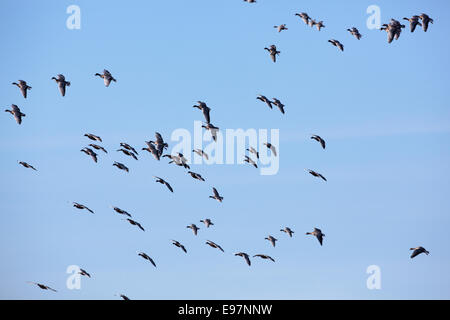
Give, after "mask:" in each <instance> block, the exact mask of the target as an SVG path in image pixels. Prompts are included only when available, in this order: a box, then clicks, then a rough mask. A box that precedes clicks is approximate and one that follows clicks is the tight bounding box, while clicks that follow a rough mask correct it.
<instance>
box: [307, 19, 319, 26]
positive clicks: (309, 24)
mask: <svg viewBox="0 0 450 320" xmlns="http://www.w3.org/2000/svg"><path fill="white" fill-rule="evenodd" d="M316 24H317V21H316V20H314V19H311V20H309V22H308V26H310V27H311V28H312V27H314V26H315V25H316Z"/></svg>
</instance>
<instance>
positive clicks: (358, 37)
mask: <svg viewBox="0 0 450 320" xmlns="http://www.w3.org/2000/svg"><path fill="white" fill-rule="evenodd" d="M347 31H348V32H350V34H351V35H352V36H354V37H355V38H356V39H358V40H360V39H361V37H362V35H361V34H360V33H359V31H358V29H356V28H355V27H353V28H351V29H347Z"/></svg>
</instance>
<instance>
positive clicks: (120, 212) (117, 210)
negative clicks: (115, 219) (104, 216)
mask: <svg viewBox="0 0 450 320" xmlns="http://www.w3.org/2000/svg"><path fill="white" fill-rule="evenodd" d="M112 208H113V210H114V211H115V212H117V213H119V214H123V215H125V216H128V217H130V218H131V214H129V213H128V212H126V211H125V210H122V209H120V208H118V207H112Z"/></svg>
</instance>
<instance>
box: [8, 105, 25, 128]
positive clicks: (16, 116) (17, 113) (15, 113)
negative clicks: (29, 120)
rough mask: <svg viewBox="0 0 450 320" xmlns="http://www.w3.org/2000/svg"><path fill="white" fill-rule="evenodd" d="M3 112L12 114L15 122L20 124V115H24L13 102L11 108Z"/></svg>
mask: <svg viewBox="0 0 450 320" xmlns="http://www.w3.org/2000/svg"><path fill="white" fill-rule="evenodd" d="M5 112H9V113H11V114H12V115H13V116H14V119H16V122H17V124H22V117H25V116H26V115H25V113H22V111H20V108H19V107H18V106H16V105H15V104H12V105H11V110H9V109H6V110H5Z"/></svg>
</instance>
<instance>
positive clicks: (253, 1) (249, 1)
mask: <svg viewBox="0 0 450 320" xmlns="http://www.w3.org/2000/svg"><path fill="white" fill-rule="evenodd" d="M244 2H247V3H256V0H244Z"/></svg>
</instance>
